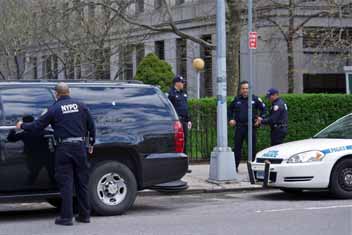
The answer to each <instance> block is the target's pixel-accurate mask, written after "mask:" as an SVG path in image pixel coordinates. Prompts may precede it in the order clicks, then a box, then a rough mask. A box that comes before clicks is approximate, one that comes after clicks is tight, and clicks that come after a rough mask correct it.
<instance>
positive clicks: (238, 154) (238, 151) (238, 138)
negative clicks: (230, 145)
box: [235, 125, 257, 168]
mask: <svg viewBox="0 0 352 235" xmlns="http://www.w3.org/2000/svg"><path fill="white" fill-rule="evenodd" d="M244 140H248V126H245V125H243V126H240V125H238V126H236V130H235V161H236V168H238V166H239V165H240V161H241V159H242V146H243V142H244ZM252 141H253V142H252V143H253V147H252V151H253V156H252V160H254V158H255V154H256V145H257V129H256V128H253V138H252ZM247 142H248V141H247Z"/></svg>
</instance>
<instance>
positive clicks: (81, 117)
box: [16, 83, 95, 225]
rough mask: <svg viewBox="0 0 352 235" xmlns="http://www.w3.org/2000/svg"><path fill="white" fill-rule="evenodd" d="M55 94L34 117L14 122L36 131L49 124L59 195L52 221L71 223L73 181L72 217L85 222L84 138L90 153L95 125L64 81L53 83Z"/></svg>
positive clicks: (86, 166) (87, 206)
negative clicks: (75, 212)
mask: <svg viewBox="0 0 352 235" xmlns="http://www.w3.org/2000/svg"><path fill="white" fill-rule="evenodd" d="M56 97H57V101H56V102H55V103H54V104H53V105H52V106H51V107H49V108H48V111H47V112H46V113H44V114H43V115H42V116H41V117H40V118H39V119H38V120H36V121H34V122H32V123H22V122H18V123H17V124H16V126H17V128H22V129H23V130H25V131H29V132H37V131H40V130H43V129H44V128H45V127H47V126H48V125H49V124H51V126H52V128H53V129H54V136H55V138H56V140H57V142H58V146H57V147H56V152H55V178H56V181H57V183H58V186H59V189H60V195H61V198H62V206H61V216H60V217H59V218H57V219H56V220H55V223H56V224H59V225H73V223H72V218H73V209H72V196H73V195H72V192H73V185H74V184H75V186H76V194H77V198H78V216H77V217H76V221H77V222H83V223H89V222H90V204H89V198H88V181H89V164H88V158H87V146H86V144H85V141H86V137H87V136H89V146H88V152H89V153H90V154H92V153H93V145H94V142H95V125H94V122H93V119H92V116H91V114H90V112H89V110H88V108H87V107H86V105H85V104H83V103H81V102H79V101H77V100H75V99H72V98H71V97H70V89H69V87H68V85H67V84H66V83H59V84H58V85H57V86H56Z"/></svg>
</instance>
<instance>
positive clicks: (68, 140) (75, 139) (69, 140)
mask: <svg viewBox="0 0 352 235" xmlns="http://www.w3.org/2000/svg"><path fill="white" fill-rule="evenodd" d="M84 141H85V138H84V137H70V138H65V139H62V140H61V141H59V142H60V143H80V142H84Z"/></svg>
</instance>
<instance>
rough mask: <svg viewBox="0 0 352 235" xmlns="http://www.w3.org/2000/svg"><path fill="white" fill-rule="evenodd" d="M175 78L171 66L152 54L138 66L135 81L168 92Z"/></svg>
mask: <svg viewBox="0 0 352 235" xmlns="http://www.w3.org/2000/svg"><path fill="white" fill-rule="evenodd" d="M174 76H175V75H174V73H173V72H172V67H171V65H170V64H168V63H167V62H165V61H164V60H160V59H159V58H158V57H157V56H156V55H155V54H153V53H150V54H148V55H147V56H146V57H144V58H143V60H142V61H141V63H140V64H139V65H138V67H137V72H136V76H135V80H139V81H142V82H143V83H145V84H150V85H155V86H159V87H160V89H161V90H162V91H167V90H168V88H169V87H170V86H171V84H172V79H173V78H174Z"/></svg>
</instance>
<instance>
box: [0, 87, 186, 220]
mask: <svg viewBox="0 0 352 235" xmlns="http://www.w3.org/2000/svg"><path fill="white" fill-rule="evenodd" d="M68 83H69V85H70V88H71V96H72V97H73V98H76V99H79V100H81V101H83V102H85V103H86V104H87V105H88V107H89V108H90V110H91V113H92V115H93V117H94V119H95V122H96V127H97V139H96V145H95V151H94V154H93V156H90V163H91V177H90V183H89V192H90V198H91V204H92V209H93V210H94V211H95V212H96V213H97V214H100V215H116V214H121V213H123V212H124V211H126V210H127V209H128V208H130V207H131V206H132V205H133V203H134V201H135V198H136V194H137V191H139V190H143V189H146V188H149V187H151V186H153V185H156V184H161V183H165V182H170V181H173V180H178V179H181V178H182V177H183V176H184V175H185V173H186V172H187V169H188V159H187V156H186V155H185V154H184V153H183V146H184V138H183V130H182V125H181V123H180V122H179V120H178V117H177V114H176V112H175V110H174V108H173V107H172V105H171V104H170V102H169V101H168V99H167V97H166V96H165V95H164V94H163V93H162V92H161V91H160V90H159V89H158V88H156V87H153V86H149V85H143V84H134V83H127V82H125V83H123V82H91V81H86V82H68ZM55 85H56V83H54V82H44V81H42V82H40V81H36V82H34V81H32V82H29V81H27V82H1V83H0V118H1V123H0V150H1V151H0V199H7V200H8V199H11V200H12V199H14V198H17V199H20V200H23V199H26V198H27V199H28V198H29V199H45V200H47V201H48V202H49V203H51V204H53V205H54V206H59V204H60V201H59V200H58V195H59V194H58V190H57V187H56V184H55V178H54V177H53V176H54V167H53V162H54V154H52V153H51V152H50V151H49V149H50V143H51V142H52V141H49V140H50V138H51V137H50V136H51V135H50V132H48V133H47V135H45V136H43V137H33V139H32V142H33V144H28V143H27V144H26V143H25V141H23V140H19V139H17V140H16V139H14V138H11V135H14V128H15V127H14V124H15V122H16V121H17V120H20V119H22V118H23V117H24V116H27V117H28V116H33V117H34V118H38V116H40V115H41V114H42V113H43V112H44V111H45V110H46V108H47V107H48V106H50V105H51V104H52V103H53V102H54V101H55V98H54V87H55ZM49 128H50V127H49ZM48 131H50V130H48ZM12 137H13V136H12ZM35 138H44V139H46V140H48V141H47V142H48V145H36V144H35V143H36V139H35ZM39 142H40V141H39ZM37 143H38V142H37ZM34 146H42V147H36V149H35V148H34ZM33 148H34V150H33ZM38 148H43V149H38ZM45 148H48V149H45ZM31 150H32V151H31Z"/></svg>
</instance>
